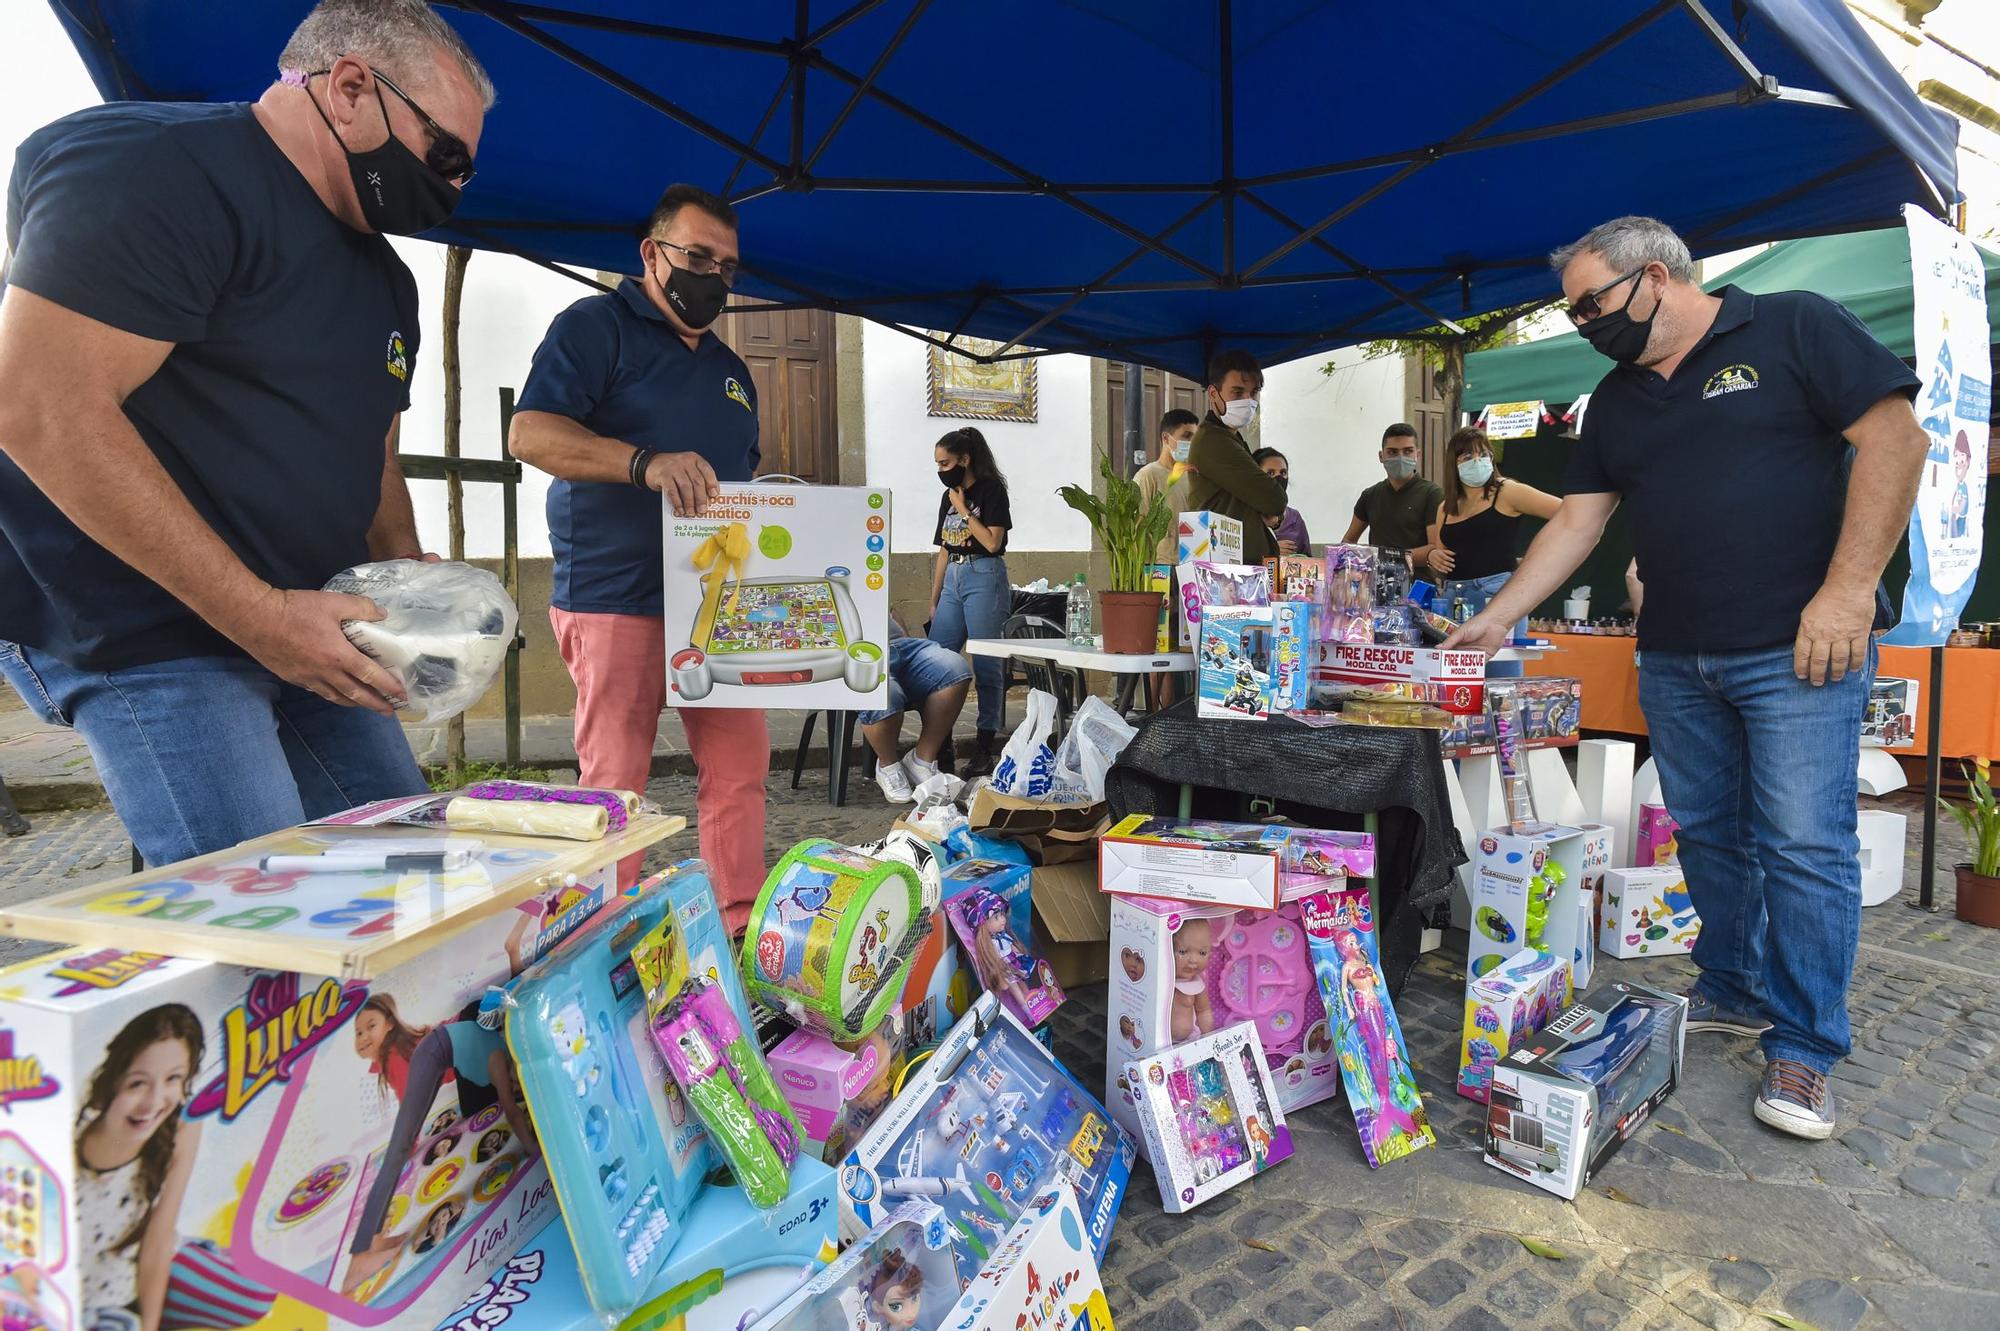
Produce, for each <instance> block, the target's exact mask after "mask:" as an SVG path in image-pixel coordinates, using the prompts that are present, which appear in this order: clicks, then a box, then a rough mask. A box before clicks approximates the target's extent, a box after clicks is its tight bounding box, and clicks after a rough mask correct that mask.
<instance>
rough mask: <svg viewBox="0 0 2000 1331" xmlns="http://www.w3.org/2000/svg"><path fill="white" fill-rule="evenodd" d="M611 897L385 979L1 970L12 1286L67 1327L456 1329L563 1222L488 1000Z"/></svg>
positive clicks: (0, 1056)
mask: <svg viewBox="0 0 2000 1331" xmlns="http://www.w3.org/2000/svg"><path fill="white" fill-rule="evenodd" d="M601 899H602V894H601V893H599V892H590V891H587V890H579V889H578V888H576V887H561V888H556V889H553V890H545V891H543V892H542V893H541V894H539V895H537V896H534V897H531V898H529V899H528V900H527V901H525V902H523V903H521V904H520V905H518V906H511V907H508V908H507V909H505V910H504V911H502V912H500V913H498V914H494V915H489V916H487V917H486V918H484V919H481V920H479V921H478V922H477V923H474V924H472V925H471V926H469V927H467V928H465V929H464V930H462V931H461V932H459V933H457V934H455V935H454V936H452V937H451V938H450V939H449V940H447V941H446V942H444V943H442V944H440V945H439V946H437V947H435V948H433V949H431V950H430V951H429V952H427V953H424V954H423V955H422V956H420V957H418V958H416V959H415V960H412V961H409V962H406V963H404V964H402V965H398V966H394V967H391V968H388V969H386V970H384V971H383V972H382V973H381V974H379V975H378V976H377V977H376V978H374V979H372V980H366V981H364V980H357V979H347V980H341V979H335V978H331V977H322V976H317V975H307V974H301V973H298V972H291V971H272V970H257V969H253V968H249V967H242V966H232V965H226V964H223V963H219V962H209V961H197V960H189V959H182V958H175V957H168V956H164V955H161V954H159V953H153V952H135V951H124V950H119V949H113V948H99V949H95V950H91V949H82V948H78V949H71V950H69V951H65V952H59V953H55V954H53V955H50V956H44V957H38V958H36V959H35V960H34V961H31V962H27V963H24V964H21V965H18V966H14V967H11V968H9V969H7V970H6V971H5V972H4V973H0V1272H4V1273H5V1274H11V1275H14V1276H16V1277H17V1283H18V1284H21V1285H23V1286H24V1287H29V1288H33V1289H35V1290H36V1291H37V1294H38V1298H39V1301H40V1305H41V1306H40V1308H39V1310H38V1311H39V1315H40V1317H41V1322H40V1325H42V1326H45V1327H47V1328H49V1329H50V1331H71V1329H72V1328H78V1329H80V1328H92V1329H93V1331H193V1329H194V1328H257V1329H258V1331H291V1329H292V1328H297V1327H302V1326H321V1327H376V1326H396V1327H410V1326H423V1327H429V1326H434V1325H436V1324H437V1323H439V1322H441V1321H444V1320H446V1319H447V1317H448V1315H449V1314H451V1313H452V1312H453V1311H454V1310H455V1309H457V1308H458V1307H459V1306H460V1304H462V1303H463V1302H464V1301H465V1300H466V1298H467V1296H468V1295H470V1294H472V1293H473V1292H474V1291H475V1290H477V1289H478V1288H479V1287H480V1285H481V1284H482V1282H484V1281H486V1280H487V1279H488V1278H489V1277H492V1276H494V1275H495V1273H496V1271H498V1270H499V1268H501V1267H502V1265H503V1264H504V1263H505V1262H506V1260H507V1259H508V1258H509V1257H511V1256H513V1255H514V1253H515V1252H516V1251H518V1250H519V1249H520V1248H521V1246H522V1245H523V1244H524V1243H525V1242H526V1241H527V1240H528V1239H530V1238H531V1237H533V1236H534V1235H535V1234H536V1232H537V1231H539V1230H540V1229H541V1228H542V1227H543V1225H544V1224H545V1223H546V1222H547V1221H549V1220H551V1219H553V1218H554V1217H555V1214H556V1208H555V1200H554V1194H553V1193H552V1191H551V1189H550V1187H549V1180H548V1175H547V1173H546V1172H545V1171H544V1169H543V1167H542V1163H541V1160H540V1157H539V1155H538V1153H537V1151H536V1148H535V1144H534V1142H533V1139H532V1136H531V1135H530V1129H529V1127H528V1119H527V1115H526V1113H525V1112H524V1110H523V1107H522V1104H521V1099H520V1094H519V1087H518V1082H517V1080H516V1078H515V1073H514V1068H513V1065H512V1063H511V1062H510V1061H509V1060H508V1058H507V1055H506V1046H505V1043H504V1041H503V1040H502V1038H501V1034H500V1032H499V1031H497V1030H493V1029H490V1028H488V1027H486V1026H483V1025H481V1024H480V1022H479V1020H478V1017H477V1014H478V1009H479V1007H480V1002H481V999H482V998H483V997H484V996H485V995H486V993H487V990H488V989H489V987H491V986H493V985H496V984H502V983H505V982H506V981H507V980H508V979H510V978H511V977H512V975H513V974H515V973H516V972H517V971H519V970H520V968H521V967H523V966H525V965H526V964H527V963H528V962H530V961H532V960H533V959H534V958H535V957H537V956H539V955H540V954H541V952H542V951H544V950H545V949H546V948H548V947H552V946H554V944H555V942H556V941H557V940H558V939H559V938H561V937H562V936H563V935H564V934H566V933H567V932H568V931H569V930H570V928H572V927H573V925H574V922H575V921H576V920H578V919H580V918H582V917H583V916H587V915H589V914H591V913H592V912H593V911H594V910H595V909H596V908H597V906H598V904H599V902H600V901H601ZM255 908H256V907H255V899H254V898H253V899H251V900H250V902H249V903H248V904H247V905H246V906H245V909H246V910H254V909H255Z"/></svg>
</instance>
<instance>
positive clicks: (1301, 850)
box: [1283, 827, 1375, 900]
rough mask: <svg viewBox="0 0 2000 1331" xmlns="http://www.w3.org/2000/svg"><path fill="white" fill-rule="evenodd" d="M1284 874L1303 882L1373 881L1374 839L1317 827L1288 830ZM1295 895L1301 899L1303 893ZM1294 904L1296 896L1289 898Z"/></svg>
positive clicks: (1366, 835) (1358, 833) (1360, 833)
mask: <svg viewBox="0 0 2000 1331" xmlns="http://www.w3.org/2000/svg"><path fill="white" fill-rule="evenodd" d="M1283 864H1284V871H1285V872H1286V873H1287V874H1298V875H1301V876H1302V877H1307V878H1343V877H1344V878H1373V877H1374V876H1375V838H1374V837H1373V836H1371V835H1370V834H1368V833H1367V832H1329V831H1326V830H1324V829H1322V828H1317V827H1294V828H1289V829H1287V831H1286V835H1285V850H1284V857H1283ZM1298 895H1303V892H1301V893H1299V894H1298ZM1291 899H1292V900H1297V899H1298V896H1297V895H1294V896H1292V897H1291Z"/></svg>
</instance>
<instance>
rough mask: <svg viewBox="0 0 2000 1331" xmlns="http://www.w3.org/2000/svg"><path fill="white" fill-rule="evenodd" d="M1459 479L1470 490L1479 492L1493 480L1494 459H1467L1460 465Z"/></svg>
mask: <svg viewBox="0 0 2000 1331" xmlns="http://www.w3.org/2000/svg"><path fill="white" fill-rule="evenodd" d="M1458 479H1459V480H1461V481H1464V482H1465V487H1466V488H1467V489H1468V490H1477V489H1480V488H1481V487H1483V486H1484V485H1485V484H1486V482H1488V481H1490V480H1492V479H1493V459H1492V458H1467V459H1466V460H1465V461H1463V462H1461V463H1459V464H1458Z"/></svg>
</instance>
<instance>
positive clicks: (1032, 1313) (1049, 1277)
mask: <svg viewBox="0 0 2000 1331" xmlns="http://www.w3.org/2000/svg"><path fill="white" fill-rule="evenodd" d="M890 1325H891V1326H894V1325H895V1324H894V1323H890ZM937 1325H938V1327H939V1328H942V1329H944V1331H1112V1325H1111V1305H1110V1304H1109V1303H1107V1302H1106V1301H1105V1297H1104V1279H1103V1277H1102V1276H1101V1275H1100V1274H1099V1272H1098V1269H1097V1257H1096V1255H1095V1253H1093V1252H1092V1251H1091V1243H1090V1230H1089V1228H1088V1225H1087V1223H1086V1220H1085V1216H1084V1212H1083V1207H1082V1206H1081V1204H1080V1202H1079V1199H1078V1196H1077V1193H1076V1190H1075V1189H1074V1188H1072V1187H1070V1185H1069V1184H1068V1183H1067V1182H1065V1181H1063V1180H1061V1179H1058V1180H1056V1181H1055V1182H1053V1183H1051V1184H1050V1185H1049V1186H1048V1188H1046V1189H1045V1190H1043V1191H1042V1192H1040V1193H1037V1194H1036V1195H1035V1197H1034V1199H1033V1200H1032V1201H1030V1202H1029V1203H1028V1205H1027V1207H1026V1208H1025V1209H1023V1210H1022V1212H1021V1218H1020V1219H1019V1220H1017V1221H1015V1222H1014V1228H1012V1229H1011V1230H1009V1231H1007V1238H1006V1241H1005V1242H1003V1243H1002V1244H1001V1245H1000V1247H999V1249H998V1250H997V1251H995V1252H994V1254H993V1255H992V1256H991V1257H990V1258H988V1259H987V1260H986V1262H985V1263H984V1264H982V1265H981V1266H980V1268H979V1273H978V1274H977V1275H975V1276H974V1277H973V1278H972V1284H971V1285H970V1286H968V1287H967V1288H966V1291H965V1292H964V1293H963V1294H961V1295H959V1296H958V1303H957V1304H956V1305H955V1306H953V1307H952V1308H951V1310H950V1311H949V1312H947V1313H946V1314H945V1315H944V1317H943V1318H942V1319H941V1320H940V1321H939V1322H938V1323H937ZM871 1331H872V1329H871Z"/></svg>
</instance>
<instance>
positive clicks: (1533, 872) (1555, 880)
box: [1465, 827, 1587, 979]
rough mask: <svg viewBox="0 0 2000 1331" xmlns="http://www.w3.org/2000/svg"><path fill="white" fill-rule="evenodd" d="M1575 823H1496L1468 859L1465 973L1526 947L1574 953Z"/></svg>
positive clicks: (1578, 864)
mask: <svg viewBox="0 0 2000 1331" xmlns="http://www.w3.org/2000/svg"><path fill="white" fill-rule="evenodd" d="M1586 839H1587V838H1586V836H1585V834H1584V832H1583V830H1582V829H1581V828H1576V827H1549V828H1545V829H1544V830H1542V831H1540V832H1536V833H1533V834H1531V835H1527V836H1517V835H1515V834H1514V833H1512V832H1507V831H1502V830H1500V829H1497V828H1496V829H1495V830H1493V831H1491V832H1488V833H1486V834H1485V835H1484V836H1482V837H1480V838H1479V845H1478V848H1477V850H1476V853H1475V854H1474V855H1473V857H1472V894H1471V898H1472V899H1471V908H1472V927H1471V928H1470V929H1468V930H1466V938H1467V950H1466V958H1465V974H1466V977H1467V978H1468V979H1477V978H1478V977H1479V976H1482V975H1484V974H1486V973H1487V972H1488V971H1490V970H1492V969H1493V968H1494V967H1496V966H1498V965H1500V964H1501V963H1502V962H1504V961H1506V960H1507V958H1509V957H1511V956H1513V955H1514V954H1515V953H1516V952H1519V951H1520V950H1521V949H1522V948H1524V947H1536V948H1541V949H1542V950H1544V951H1546V952H1548V953H1550V954H1552V955H1554V956H1558V957H1572V956H1574V955H1575V953H1576V948H1577V944H1578V942H1579V939H1578V934H1579V932H1580V931H1581V929H1582V927H1583V904H1582V893H1583V880H1584V873H1585V864H1584V846H1585V842H1586Z"/></svg>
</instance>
